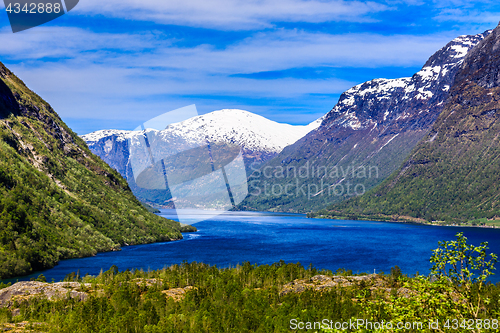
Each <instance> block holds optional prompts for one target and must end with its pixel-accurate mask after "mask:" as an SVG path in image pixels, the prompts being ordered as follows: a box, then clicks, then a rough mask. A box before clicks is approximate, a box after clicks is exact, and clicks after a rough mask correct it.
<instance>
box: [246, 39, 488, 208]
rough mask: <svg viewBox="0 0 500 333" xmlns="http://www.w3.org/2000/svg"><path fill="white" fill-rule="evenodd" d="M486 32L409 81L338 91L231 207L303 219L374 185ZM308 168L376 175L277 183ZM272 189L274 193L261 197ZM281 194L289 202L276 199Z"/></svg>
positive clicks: (418, 135)
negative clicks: (319, 118) (318, 119)
mask: <svg viewBox="0 0 500 333" xmlns="http://www.w3.org/2000/svg"><path fill="white" fill-rule="evenodd" d="M490 32H491V31H490V30H488V31H486V32H484V33H482V34H478V35H472V36H466V35H463V36H459V37H457V38H455V39H454V40H452V41H451V42H449V43H448V44H447V45H445V46H444V47H443V48H441V49H440V50H438V51H437V52H436V53H434V54H433V55H432V56H431V57H430V58H429V59H428V60H427V61H426V63H425V64H424V66H423V67H422V69H421V70H420V71H419V72H417V73H415V74H414V75H413V76H412V77H409V78H400V79H374V80H371V81H367V82H364V83H361V84H359V85H356V86H354V87H352V88H350V89H348V90H347V91H345V92H344V93H343V94H342V95H341V96H340V98H339V101H338V103H337V104H336V105H335V106H334V107H333V109H332V110H331V111H330V112H329V113H328V114H326V115H325V117H324V119H323V122H322V124H321V126H320V127H318V128H317V129H316V130H315V131H312V132H310V133H308V134H307V135H306V136H305V137H304V138H302V139H300V140H298V141H297V142H296V143H294V144H293V145H291V146H289V147H287V148H285V149H284V150H283V151H282V152H281V153H280V154H279V155H278V156H276V157H275V158H273V159H272V160H270V161H268V162H266V164H265V165H264V166H263V167H262V168H268V169H270V170H274V171H276V172H277V177H265V176H264V175H263V173H262V172H261V171H257V172H255V173H254V175H253V177H252V180H251V182H253V183H252V184H253V189H254V190H255V191H254V192H253V193H254V195H251V196H250V197H248V198H247V200H245V202H243V203H242V204H241V205H240V206H239V208H240V209H244V210H245V209H249V210H275V211H285V212H308V211H311V210H317V209H321V208H324V207H326V206H328V205H330V204H332V203H334V202H340V201H342V200H345V199H348V198H350V197H351V196H352V195H353V194H352V193H353V192H352V191H351V194H348V192H349V191H348V188H349V186H355V185H359V189H360V192H362V193H364V192H366V191H368V190H369V189H371V188H373V187H374V186H376V185H377V184H379V183H380V182H381V181H382V180H383V179H385V178H386V177H388V176H389V175H390V174H391V173H392V172H393V171H394V170H396V169H397V168H398V167H399V166H400V165H401V163H403V161H404V159H405V157H406V156H407V155H408V154H409V153H410V152H411V150H412V148H413V147H415V146H416V145H417V143H418V142H419V141H420V140H421V139H422V138H423V137H424V136H425V135H426V133H427V132H428V131H429V130H430V128H431V126H432V124H433V123H434V122H435V121H436V119H437V117H438V115H439V114H440V113H441V111H442V109H443V107H444V103H445V101H446V99H447V98H448V94H449V89H450V87H451V85H452V83H453V81H454V76H455V74H456V73H457V72H458V70H459V68H460V66H461V64H462V62H463V60H464V58H465V56H466V54H467V52H468V51H469V50H470V49H471V48H472V47H473V46H475V45H476V44H477V43H479V42H480V41H481V40H483V39H484V38H485V37H486V36H488V35H489V34H490ZM313 166H314V167H316V168H317V167H326V168H327V169H328V170H336V169H339V168H343V169H344V170H345V169H347V168H348V167H349V166H351V167H352V168H356V169H360V170H364V169H367V168H377V169H378V173H377V176H376V177H361V178H358V177H357V176H347V177H341V176H336V175H334V177H330V176H329V175H330V174H327V173H323V174H322V175H319V176H317V177H308V178H307V177H306V178H303V177H297V176H295V175H294V174H292V177H287V176H285V177H283V176H282V174H281V172H279V171H280V170H300V169H301V168H305V169H311V168H312V167H313ZM268 174H269V173H268ZM334 174H335V173H334ZM272 188H274V189H276V191H275V193H272V192H269V191H267V193H265V191H266V189H272ZM285 189H286V190H288V192H287V193H290V194H291V195H288V194H287V193H285V194H283V193H284V192H285V191H284V190H285ZM303 189H305V190H303ZM356 193H357V192H356ZM358 194H359V193H358Z"/></svg>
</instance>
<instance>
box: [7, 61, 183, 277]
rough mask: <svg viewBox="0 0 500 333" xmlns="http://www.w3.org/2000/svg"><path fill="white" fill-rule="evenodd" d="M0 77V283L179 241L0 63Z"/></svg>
mask: <svg viewBox="0 0 500 333" xmlns="http://www.w3.org/2000/svg"><path fill="white" fill-rule="evenodd" d="M0 79H1V80H0V278H5V277H9V276H15V275H21V274H27V273H29V272H31V271H33V270H38V269H43V268H48V267H52V266H54V265H55V264H56V263H57V261H58V260H61V259H65V258H73V257H81V256H89V255H93V254H95V253H96V252H98V251H110V250H115V249H119V247H120V245H123V244H125V243H127V244H139V243H149V242H154V241H165V240H170V239H180V238H182V235H181V233H180V225H179V223H177V222H174V221H170V220H166V219H164V218H161V217H158V216H156V215H154V214H151V213H149V212H148V211H147V210H146V208H144V207H143V206H142V205H141V204H140V203H139V201H137V199H136V198H135V197H134V196H133V194H132V193H131V191H130V189H129V188H128V185H127V183H126V181H125V180H124V179H123V178H122V177H121V176H120V175H119V174H118V173H117V172H116V171H114V170H112V169H111V168H110V167H109V166H108V165H106V164H105V163H104V162H103V161H102V160H101V159H100V158H99V157H97V156H95V155H93V154H92V153H91V152H90V150H89V149H88V148H87V146H86V144H85V143H84V142H83V141H82V140H81V139H80V138H79V137H78V136H77V135H76V134H75V133H73V132H72V131H71V130H70V129H69V128H68V127H67V126H66V125H65V124H64V123H63V122H62V120H61V119H60V118H59V117H58V115H57V114H56V113H55V112H54V111H53V109H52V108H51V107H50V105H49V104H48V103H46V102H45V101H44V100H42V99H41V98H40V97H39V96H38V95H36V94H35V93H33V92H32V91H30V90H29V89H28V88H27V87H26V86H25V85H24V83H23V82H22V81H21V80H19V79H18V78H17V77H16V76H15V75H13V74H12V73H11V72H10V71H9V70H8V69H6V68H5V67H4V66H3V64H1V63H0Z"/></svg>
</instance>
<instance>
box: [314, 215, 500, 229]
mask: <svg viewBox="0 0 500 333" xmlns="http://www.w3.org/2000/svg"><path fill="white" fill-rule="evenodd" d="M307 218H312V219H324V220H339V221H342V220H345V221H367V222H388V223H406V224H419V225H430V226H436V227H467V228H483V229H500V226H495V225H471V224H443V223H439V222H428V221H417V220H395V219H390V220H385V219H377V218H368V217H354V218H349V217H345V216H328V215H319V216H309V214H308V216H307Z"/></svg>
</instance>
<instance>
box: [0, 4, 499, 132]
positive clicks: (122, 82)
mask: <svg viewBox="0 0 500 333" xmlns="http://www.w3.org/2000/svg"><path fill="white" fill-rule="evenodd" d="M1 8H2V10H1V13H0V61H2V62H3V63H4V64H5V65H6V66H7V67H9V68H10V69H11V70H12V71H13V72H14V73H15V74H17V75H18V76H19V77H20V78H21V79H22V80H24V81H25V83H26V84H27V85H28V87H30V88H31V89H33V90H34V91H35V92H37V93H38V94H39V95H41V96H42V97H43V98H44V99H45V100H46V101H48V102H49V103H50V104H51V105H52V106H53V107H54V109H55V110H56V111H57V112H58V113H59V115H60V116H61V117H62V119H63V120H64V121H66V123H67V124H68V125H69V126H70V127H71V128H73V130H75V132H77V133H78V134H86V133H89V132H91V131H94V130H98V129H104V128H116V129H133V128H135V127H136V126H137V125H139V124H140V123H142V122H144V121H146V120H148V119H150V118H153V117H155V116H157V115H159V114H161V113H164V112H167V111H170V110H173V109H176V108H180V107H183V106H186V105H190V104H196V106H197V108H198V112H199V113H201V114H203V113H207V112H210V111H214V110H219V109H227V108H239V109H244V110H248V111H251V112H254V113H257V114H260V115H262V116H265V117H267V118H269V119H272V120H275V121H279V122H287V123H291V124H306V123H309V122H311V121H313V120H315V119H317V118H319V117H321V116H322V115H324V114H326V113H327V112H328V111H329V110H330V109H331V108H332V107H333V106H334V105H335V103H336V102H337V100H338V97H339V96H340V94H341V93H342V92H343V91H345V90H347V89H348V88H350V87H351V86H353V85H356V84H358V83H361V82H364V81H367V80H370V79H373V78H397V77H403V76H411V75H412V74H414V73H415V72H416V71H418V70H419V69H420V68H421V67H422V65H423V64H424V63H425V61H426V60H427V58H429V57H430V56H431V55H432V54H433V53H434V52H435V51H437V50H438V49H440V48H441V47H443V46H444V45H445V44H446V43H447V42H449V41H450V40H452V39H453V38H455V37H457V36H459V35H463V34H476V33H480V32H483V31H485V30H487V29H492V28H494V27H496V25H497V24H498V21H499V20H500V5H499V4H498V1H475V2H473V3H471V2H469V1H461V0H449V1H419V0H415V1H390V0H387V1H322V0H307V1H304V0H246V1H239V0H169V1H157V0H108V1H105V0H80V3H79V4H78V5H77V6H76V7H75V8H74V9H73V10H72V11H71V12H69V13H68V14H66V15H64V16H62V17H60V18H59V19H56V20H54V21H52V22H49V23H47V24H45V25H43V26H39V27H36V28H33V29H30V30H26V31H23V32H19V33H16V34H13V33H12V31H11V30H10V27H9V22H8V18H7V14H6V12H5V8H4V7H3V6H2V7H1Z"/></svg>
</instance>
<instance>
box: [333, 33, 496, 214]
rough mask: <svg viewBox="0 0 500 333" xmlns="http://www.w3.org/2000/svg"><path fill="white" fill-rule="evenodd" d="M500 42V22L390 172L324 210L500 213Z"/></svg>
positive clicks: (468, 59) (467, 60) (470, 56)
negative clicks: (415, 142) (430, 121)
mask: <svg viewBox="0 0 500 333" xmlns="http://www.w3.org/2000/svg"><path fill="white" fill-rule="evenodd" d="M499 45H500V27H497V28H495V29H494V30H493V31H492V33H491V34H490V35H489V36H487V37H486V38H485V39H484V40H482V41H481V42H480V43H478V44H477V46H476V47H474V48H473V49H472V50H471V51H470V53H468V55H467V56H466V57H465V59H464V61H463V64H462V65H461V67H460V71H459V72H458V73H457V76H456V79H455V83H454V85H453V87H452V90H451V93H450V98H449V100H448V103H447V105H446V107H445V109H444V110H443V112H442V113H441V114H440V116H439V118H438V120H437V121H436V123H435V124H434V125H433V127H432V129H431V130H430V132H429V133H428V134H427V136H426V137H425V138H423V140H422V141H421V142H420V143H419V144H418V145H417V146H416V147H415V149H414V150H413V152H412V153H411V155H410V156H409V157H408V158H407V160H406V161H405V163H404V164H403V165H402V166H401V167H400V168H399V169H398V170H397V171H396V172H395V173H394V174H393V175H391V177H389V178H388V179H386V180H385V181H384V182H383V183H382V184H380V186H378V187H376V188H374V189H373V190H372V191H371V192H369V193H367V194H365V195H364V196H361V197H358V198H354V199H351V200H349V201H346V202H344V203H340V204H337V205H334V206H332V207H330V208H329V210H328V211H326V213H327V214H328V215H329V216H339V215H342V216H351V217H362V218H390V219H393V220H398V219H401V218H400V217H401V216H406V217H409V218H417V219H422V220H425V221H445V222H446V223H465V222H470V221H481V222H480V223H486V220H487V219H498V218H499V217H500V195H499V194H498V188H499V184H500V177H499V175H500V168H499V167H498V165H499V163H498V162H499V156H500V142H499V134H498V133H500V113H499V110H500V97H499V96H500V75H499V70H498V68H500V49H499ZM403 220H404V218H403Z"/></svg>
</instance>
